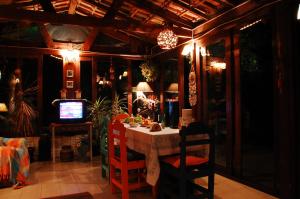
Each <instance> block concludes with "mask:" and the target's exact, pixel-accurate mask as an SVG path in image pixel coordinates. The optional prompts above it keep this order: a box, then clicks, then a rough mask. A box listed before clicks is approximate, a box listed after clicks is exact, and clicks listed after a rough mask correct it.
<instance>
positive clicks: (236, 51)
mask: <svg viewBox="0 0 300 199" xmlns="http://www.w3.org/2000/svg"><path fill="white" fill-rule="evenodd" d="M232 42H233V57H234V62H233V63H234V71H233V74H234V80H235V82H234V89H233V90H234V99H233V102H234V129H235V133H234V135H235V137H234V148H233V154H234V155H233V156H234V157H235V158H234V160H233V162H234V165H235V168H233V172H234V175H236V176H241V174H242V165H241V164H242V162H241V160H242V154H241V153H242V151H241V141H242V140H241V139H242V138H241V122H242V121H241V75H240V48H239V45H240V44H239V43H240V35H239V32H237V33H234V35H233V41H232ZM227 70H228V69H227Z"/></svg>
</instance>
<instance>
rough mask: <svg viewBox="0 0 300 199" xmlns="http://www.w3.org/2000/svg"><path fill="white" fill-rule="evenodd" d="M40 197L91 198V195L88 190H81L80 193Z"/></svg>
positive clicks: (58, 198)
mask: <svg viewBox="0 0 300 199" xmlns="http://www.w3.org/2000/svg"><path fill="white" fill-rule="evenodd" d="M42 199H93V196H92V195H91V194H90V193H89V192H82V193H74V194H68V195H61V196H54V197H49V198H42Z"/></svg>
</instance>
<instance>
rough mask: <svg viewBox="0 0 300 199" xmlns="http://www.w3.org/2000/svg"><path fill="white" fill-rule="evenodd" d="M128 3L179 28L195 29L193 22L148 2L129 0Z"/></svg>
mask: <svg viewBox="0 0 300 199" xmlns="http://www.w3.org/2000/svg"><path fill="white" fill-rule="evenodd" d="M127 2H128V3H130V4H131V5H133V6H134V7H137V8H139V9H142V10H145V11H147V12H150V13H152V14H154V15H156V16H159V17H161V18H163V19H164V20H166V21H168V22H172V23H173V24H175V25H177V26H179V27H186V28H193V23H192V22H190V21H187V20H185V19H182V18H181V17H179V16H178V15H176V14H175V13H173V12H170V11H168V10H166V9H163V8H161V7H159V6H157V5H155V4H153V3H151V2H149V1H148V0H128V1H127Z"/></svg>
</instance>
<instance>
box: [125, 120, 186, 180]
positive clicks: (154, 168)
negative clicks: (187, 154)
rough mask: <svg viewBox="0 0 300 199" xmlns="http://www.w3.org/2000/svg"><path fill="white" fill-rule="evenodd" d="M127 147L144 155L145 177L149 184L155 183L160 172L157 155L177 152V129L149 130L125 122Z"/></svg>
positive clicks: (178, 149)
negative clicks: (132, 126) (133, 126)
mask: <svg viewBox="0 0 300 199" xmlns="http://www.w3.org/2000/svg"><path fill="white" fill-rule="evenodd" d="M125 127H126V137H127V146H128V148H130V149H132V150H134V151H137V152H139V153H142V154H144V155H145V157H146V166H147V177H146V181H147V182H148V183H149V184H150V185H153V186H154V185H155V184H156V182H157V180H158V178H159V172H160V166H159V156H163V155H170V154H174V153H179V151H180V148H179V141H180V136H179V129H171V128H164V129H162V131H157V132H150V130H149V128H145V127H135V128H131V127H129V125H127V124H125Z"/></svg>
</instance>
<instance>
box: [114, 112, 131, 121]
mask: <svg viewBox="0 0 300 199" xmlns="http://www.w3.org/2000/svg"><path fill="white" fill-rule="evenodd" d="M128 117H129V115H128V114H127V113H121V114H119V115H116V116H114V117H112V121H115V120H119V121H122V120H124V119H126V118H128Z"/></svg>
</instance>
